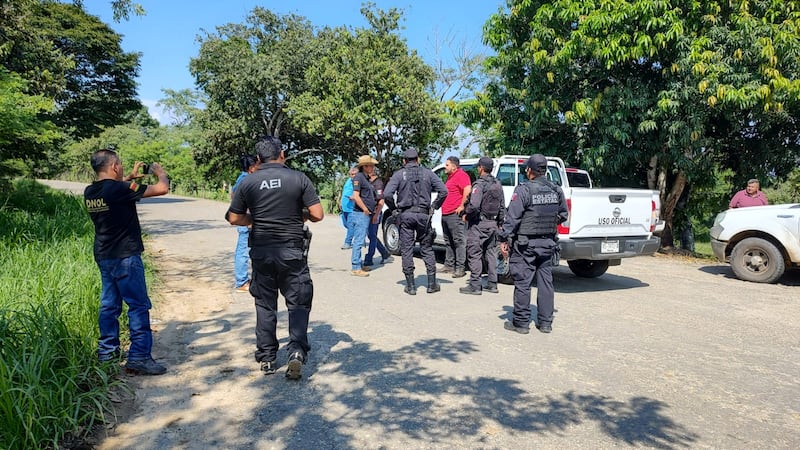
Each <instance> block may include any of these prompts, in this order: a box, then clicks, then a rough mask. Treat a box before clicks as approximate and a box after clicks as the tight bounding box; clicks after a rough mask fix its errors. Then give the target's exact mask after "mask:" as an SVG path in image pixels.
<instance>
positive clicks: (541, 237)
mask: <svg viewBox="0 0 800 450" xmlns="http://www.w3.org/2000/svg"><path fill="white" fill-rule="evenodd" d="M525 173H526V175H527V177H528V180H529V181H528V182H527V183H522V184H520V185H519V186H517V188H516V189H514V194H513V195H512V197H511V202H510V203H509V205H508V211H507V213H506V217H505V221H504V222H503V227H502V229H501V230H500V233H499V235H498V238H499V239H500V242H501V244H500V251H502V252H503V255H505V256H507V255H508V253H509V242H508V241H509V240H512V241H513V245H512V246H511V249H510V252H511V258H510V260H509V265H510V271H511V277H512V278H513V279H514V313H513V319H512V321H510V322H506V323H505V324H504V327H505V329H506V330H509V331H515V332H517V333H520V334H528V333H529V324H530V321H531V282H532V281H533V277H536V289H537V293H536V306H537V323H536V328H538V329H539V331H541V332H542V333H550V332H551V331H552V330H553V328H552V323H553V297H554V293H553V272H552V269H553V267H552V257H553V254H554V253H555V252H556V246H557V245H558V244H557V243H556V240H557V239H558V229H557V227H558V224H560V223H562V222H564V221H566V220H567V218H568V217H569V212H568V210H567V203H566V201H565V200H564V192H563V191H562V190H561V188H560V187H559V186H556V185H555V184H553V183H551V182H550V181H548V180H547V176H546V175H547V158H545V157H544V155H541V154H538V153H537V154H535V155H533V156H531V157H530V158H528V162H527V164H526V169H525Z"/></svg>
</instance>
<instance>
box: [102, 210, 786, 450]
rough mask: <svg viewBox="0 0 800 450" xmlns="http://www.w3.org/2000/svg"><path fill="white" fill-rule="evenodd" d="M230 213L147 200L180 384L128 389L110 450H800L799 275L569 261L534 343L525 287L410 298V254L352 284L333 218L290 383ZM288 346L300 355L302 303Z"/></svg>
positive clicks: (692, 264)
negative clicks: (261, 343) (239, 269)
mask: <svg viewBox="0 0 800 450" xmlns="http://www.w3.org/2000/svg"><path fill="white" fill-rule="evenodd" d="M226 208H227V205H226V204H223V203H218V202H211V201H202V200H193V199H187V198H180V197H174V196H167V197H161V198H155V199H145V200H144V201H142V203H141V205H140V213H141V218H142V225H143V227H144V228H145V230H146V232H147V233H148V234H149V240H148V242H147V244H146V246H147V249H148V251H149V253H150V255H152V258H153V262H154V263H155V265H156V266H157V267H158V270H159V276H160V279H161V284H160V285H154V286H151V293H152V296H153V297H154V300H155V302H156V307H155V309H154V311H153V318H154V328H155V329H156V331H157V332H156V334H155V343H156V345H155V349H154V353H155V357H156V358H157V359H159V360H161V361H162V362H165V363H166V364H167V365H168V366H169V372H168V373H167V374H166V375H164V376H160V377H149V378H146V377H145V378H142V377H136V378H130V380H131V382H132V383H133V384H134V386H135V387H136V402H135V411H134V412H133V414H132V416H130V417H128V418H127V419H126V420H125V421H124V422H123V423H120V424H119V425H118V426H117V427H116V428H115V429H113V430H111V431H110V434H109V436H108V437H107V438H105V439H104V440H103V441H102V442H101V443H100V444H99V448H101V449H154V448H180V449H183V448H185V449H205V448H228V449H268V448H276V449H282V448H315V449H355V448H404V449H405V448H437V449H438V448H618V447H652V448H662V449H680V448H688V447H691V448H787V449H789V448H798V447H800V431H798V430H800V356H799V355H800V287H799V286H800V273H798V272H797V271H793V272H790V273H787V275H785V276H784V277H783V279H782V280H781V282H780V283H779V284H776V285H761V284H753V283H747V282H743V281H739V280H736V279H734V278H732V275H731V273H730V269H729V268H728V267H727V266H726V265H722V264H718V263H716V262H714V261H697V260H685V259H676V258H667V257H663V256H656V257H641V258H633V259H629V260H625V261H623V263H622V265H621V266H617V267H611V268H610V269H609V272H608V273H607V274H606V275H604V276H602V277H601V278H599V279H593V280H587V279H579V278H576V277H575V276H573V275H572V274H571V273H570V272H569V270H568V269H567V268H566V267H560V268H557V269H556V271H555V272H556V275H555V285H556V308H557V309H558V312H557V314H556V318H555V321H554V323H553V328H554V331H553V333H552V334H550V335H544V334H540V333H538V332H536V331H535V330H534V331H533V332H532V333H531V334H530V335H527V336H521V335H518V334H516V333H511V332H508V331H506V330H504V329H503V321H504V320H505V319H506V318H508V317H509V315H510V304H511V295H512V291H513V287H512V286H505V285H501V286H500V294H495V295H492V294H484V295H482V296H466V295H461V294H459V293H458V287H460V286H461V285H462V284H463V279H459V280H453V279H452V278H449V277H447V276H441V277H440V280H441V283H442V292H440V293H437V294H432V295H428V294H426V293H425V292H424V289H423V290H421V291H420V292H419V293H418V294H417V295H416V296H415V297H411V296H408V295H405V294H403V284H402V283H403V276H402V273H401V271H400V262H399V258H398V259H397V261H396V262H394V263H391V264H388V265H386V266H382V267H379V268H377V269H376V270H374V271H373V272H372V274H371V276H370V277H369V278H364V279H360V278H354V277H351V276H350V275H349V252H348V251H343V250H339V246H340V244H341V240H342V237H343V230H342V229H341V227H340V225H339V220H338V217H335V216H333V217H331V216H328V217H326V218H325V220H323V221H322V222H320V223H317V224H312V225H311V227H312V231H313V232H314V240H313V245H312V250H311V253H310V265H311V272H312V278H313V280H314V286H315V296H314V307H313V310H312V314H311V324H310V330H309V338H310V340H311V345H312V351H311V353H310V355H309V358H310V360H309V364H308V365H307V366H306V367H305V368H304V377H303V379H302V380H301V381H299V382H292V381H289V380H287V379H285V378H284V376H283V374H284V370H283V368H281V369H279V371H278V374H276V375H272V376H264V375H262V374H261V373H260V372H259V370H258V369H259V368H258V365H257V364H256V363H255V362H254V360H253V350H254V345H255V344H254V341H255V339H254V335H253V326H254V311H253V301H252V298H250V296H249V295H246V294H236V293H234V292H233V291H232V282H233V273H232V272H233V270H232V267H233V256H232V255H233V248H234V244H235V239H236V231H235V229H234V228H232V227H230V226H228V225H227V224H226V223H225V222H224V221H223V219H222V218H223V214H224V211H225V210H226ZM424 278H425V276H424V267H423V265H422V262H421V261H417V281H418V284H422V283H423V282H424ZM278 333H279V338H280V339H281V340H282V342H284V343H285V340H286V336H287V330H286V315H285V309H282V311H281V314H280V316H279V326H278ZM285 358H286V354H285V352H283V350H281V352H280V353H279V354H278V361H279V363H281V364H284V363H285Z"/></svg>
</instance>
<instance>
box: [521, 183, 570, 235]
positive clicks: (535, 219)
mask: <svg viewBox="0 0 800 450" xmlns="http://www.w3.org/2000/svg"><path fill="white" fill-rule="evenodd" d="M524 186H525V188H526V190H527V194H528V196H529V197H528V199H527V201H526V203H527V204H528V206H527V207H526V208H525V212H524V213H522V220H521V221H520V225H519V234H520V235H524V236H542V235H546V236H550V235H552V236H553V237H555V235H556V232H557V231H558V209H559V205H560V204H561V199H560V198H559V195H558V191H557V190H556V189H554V187H553V186H552V185H551V184H550V183H549V182H547V181H536V180H534V181H531V182H527V183H525V184H524Z"/></svg>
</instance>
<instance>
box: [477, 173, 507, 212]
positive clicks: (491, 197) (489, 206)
mask: <svg viewBox="0 0 800 450" xmlns="http://www.w3.org/2000/svg"><path fill="white" fill-rule="evenodd" d="M502 207H503V186H502V185H500V183H499V182H498V181H497V179H496V178H495V177H493V176H491V175H489V176H488V177H487V178H486V180H485V181H484V182H483V197H482V198H481V214H483V215H484V216H486V217H489V218H492V219H494V218H495V217H497V214H499V213H500V208H502Z"/></svg>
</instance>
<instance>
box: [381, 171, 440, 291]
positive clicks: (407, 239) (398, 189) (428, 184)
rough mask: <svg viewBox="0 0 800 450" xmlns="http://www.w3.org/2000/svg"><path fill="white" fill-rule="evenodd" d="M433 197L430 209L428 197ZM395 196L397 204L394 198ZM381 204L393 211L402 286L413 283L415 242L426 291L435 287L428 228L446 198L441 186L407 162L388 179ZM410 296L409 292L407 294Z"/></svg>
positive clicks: (434, 261) (431, 229)
mask: <svg viewBox="0 0 800 450" xmlns="http://www.w3.org/2000/svg"><path fill="white" fill-rule="evenodd" d="M432 192H436V194H437V197H436V200H435V202H434V204H433V205H431V193H432ZM395 193H397V200H396V201H395V199H394V194H395ZM383 194H384V201H385V202H386V204H387V205H388V206H389V208H390V209H392V210H395V209H396V210H397V211H398V212H399V216H398V217H397V225H398V227H399V230H400V252H401V254H402V256H403V274H405V276H406V283H409V282H412V284H413V279H414V242H415V241H419V243H420V253H421V254H422V260H423V261H425V269H426V271H427V274H428V290H429V291H431V290H432V289H433V286H436V258H435V257H434V254H433V238H434V232H433V228H432V227H431V215H432V214H433V210H435V209H439V208H440V207H441V206H442V203H444V199H445V198H446V197H447V187H446V186H445V185H444V182H443V181H442V180H441V179H440V178H439V177H437V176H436V175H435V174H434V173H433V171H431V170H430V169H428V168H425V167H420V166H419V163H417V162H416V161H408V162H406V165H405V167H404V168H402V169H400V170H398V171H397V172H395V173H394V174H393V175H392V178H391V179H389V182H388V183H387V184H386V188H385V189H384V191H383ZM409 293H411V292H409Z"/></svg>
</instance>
